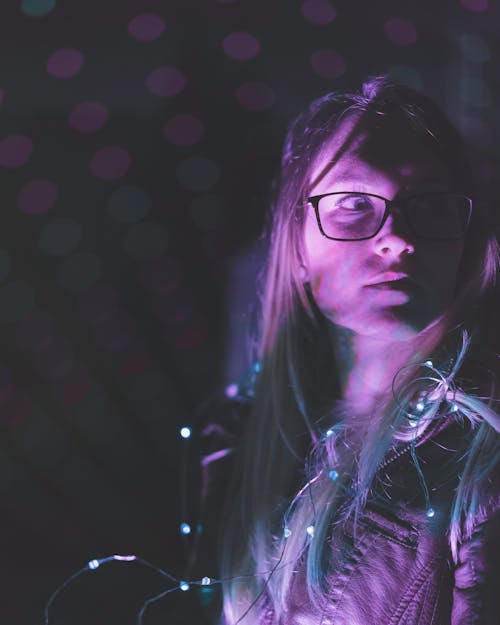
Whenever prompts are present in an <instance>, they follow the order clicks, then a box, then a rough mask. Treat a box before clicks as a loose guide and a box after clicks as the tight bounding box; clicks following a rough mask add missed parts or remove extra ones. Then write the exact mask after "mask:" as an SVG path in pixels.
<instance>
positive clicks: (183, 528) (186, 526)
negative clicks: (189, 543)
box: [180, 523, 191, 536]
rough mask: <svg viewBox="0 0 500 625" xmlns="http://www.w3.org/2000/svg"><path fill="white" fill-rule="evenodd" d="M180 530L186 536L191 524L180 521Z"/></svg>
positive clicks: (189, 532) (189, 531)
mask: <svg viewBox="0 0 500 625" xmlns="http://www.w3.org/2000/svg"><path fill="white" fill-rule="evenodd" d="M180 530H181V534H184V535H185V536H187V534H191V525H189V523H181V525H180Z"/></svg>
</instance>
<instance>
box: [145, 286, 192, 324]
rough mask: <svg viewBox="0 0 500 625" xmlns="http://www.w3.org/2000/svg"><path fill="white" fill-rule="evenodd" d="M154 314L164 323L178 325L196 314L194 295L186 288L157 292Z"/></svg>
mask: <svg viewBox="0 0 500 625" xmlns="http://www.w3.org/2000/svg"><path fill="white" fill-rule="evenodd" d="M152 308H153V314H154V315H155V317H157V318H158V319H160V320H161V321H162V323H165V324H168V325H174V326H177V325H178V324H180V323H184V322H185V321H187V320H188V319H191V318H192V317H193V316H194V314H195V307H194V301H193V295H192V294H191V292H190V291H188V290H187V289H186V288H181V289H179V290H178V291H176V292H175V293H156V294H155V295H154V296H153V300H152Z"/></svg>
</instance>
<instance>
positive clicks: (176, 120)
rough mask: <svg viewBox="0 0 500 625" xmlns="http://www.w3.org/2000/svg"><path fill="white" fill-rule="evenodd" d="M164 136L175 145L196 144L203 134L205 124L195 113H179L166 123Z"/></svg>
mask: <svg viewBox="0 0 500 625" xmlns="http://www.w3.org/2000/svg"><path fill="white" fill-rule="evenodd" d="M163 136H164V137H165V139H166V140H167V141H168V142H169V143H172V144H174V145H180V146H190V145H194V144H195V143H198V141H199V140H200V139H201V137H202V136H203V125H202V123H201V122H200V120H199V119H198V118H197V117H195V116H194V115H189V114H187V113H184V114H179V115H176V116H175V117H172V119H170V120H169V121H168V122H167V123H166V124H165V126H164V127H163Z"/></svg>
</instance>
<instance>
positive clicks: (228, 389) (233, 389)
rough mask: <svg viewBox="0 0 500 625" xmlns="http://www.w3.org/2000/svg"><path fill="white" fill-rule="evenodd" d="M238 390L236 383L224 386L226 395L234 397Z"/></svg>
mask: <svg viewBox="0 0 500 625" xmlns="http://www.w3.org/2000/svg"><path fill="white" fill-rule="evenodd" d="M238 390H239V389H238V385H237V384H230V385H229V386H226V397H236V395H238Z"/></svg>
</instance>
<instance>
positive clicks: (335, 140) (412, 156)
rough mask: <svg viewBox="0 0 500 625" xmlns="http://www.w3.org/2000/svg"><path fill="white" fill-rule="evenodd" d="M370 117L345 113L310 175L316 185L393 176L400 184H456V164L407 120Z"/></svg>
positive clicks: (321, 189) (322, 188)
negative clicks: (453, 166) (442, 157)
mask: <svg viewBox="0 0 500 625" xmlns="http://www.w3.org/2000/svg"><path fill="white" fill-rule="evenodd" d="M370 122H371V123H366V120H364V119H363V117H362V114H359V113H357V114H353V115H351V116H349V117H347V118H345V119H344V120H343V121H342V122H341V123H340V125H339V126H338V127H337V129H336V130H335V132H334V133H333V135H331V137H330V138H329V139H328V140H327V141H325V143H324V144H323V146H322V148H321V150H320V152H319V154H318V156H317V158H316V159H315V162H314V164H313V167H312V169H311V175H310V177H309V185H310V189H311V190H314V192H315V193H316V192H317V193H322V192H327V191H328V190H329V189H330V187H331V186H332V185H335V186H338V185H339V184H340V185H341V184H345V183H349V182H354V183H363V182H366V183H367V184H370V183H371V182H374V181H375V182H376V181H377V179H382V178H383V179H385V180H391V181H392V182H393V183H394V184H395V185H398V187H400V188H405V187H408V188H410V187H414V186H416V185H425V186H429V187H433V186H436V185H446V186H449V185H452V183H453V180H452V176H451V172H450V169H449V168H448V167H447V166H446V165H445V164H444V163H443V162H442V161H441V160H440V159H439V158H438V156H437V154H436V151H434V150H433V149H432V139H431V138H430V137H429V138H428V139H427V140H426V139H424V137H423V136H421V135H418V134H417V133H416V132H415V131H413V130H412V129H411V128H410V127H409V124H408V123H404V121H402V120H394V119H389V118H387V117H386V118H380V119H374V120H370Z"/></svg>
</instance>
